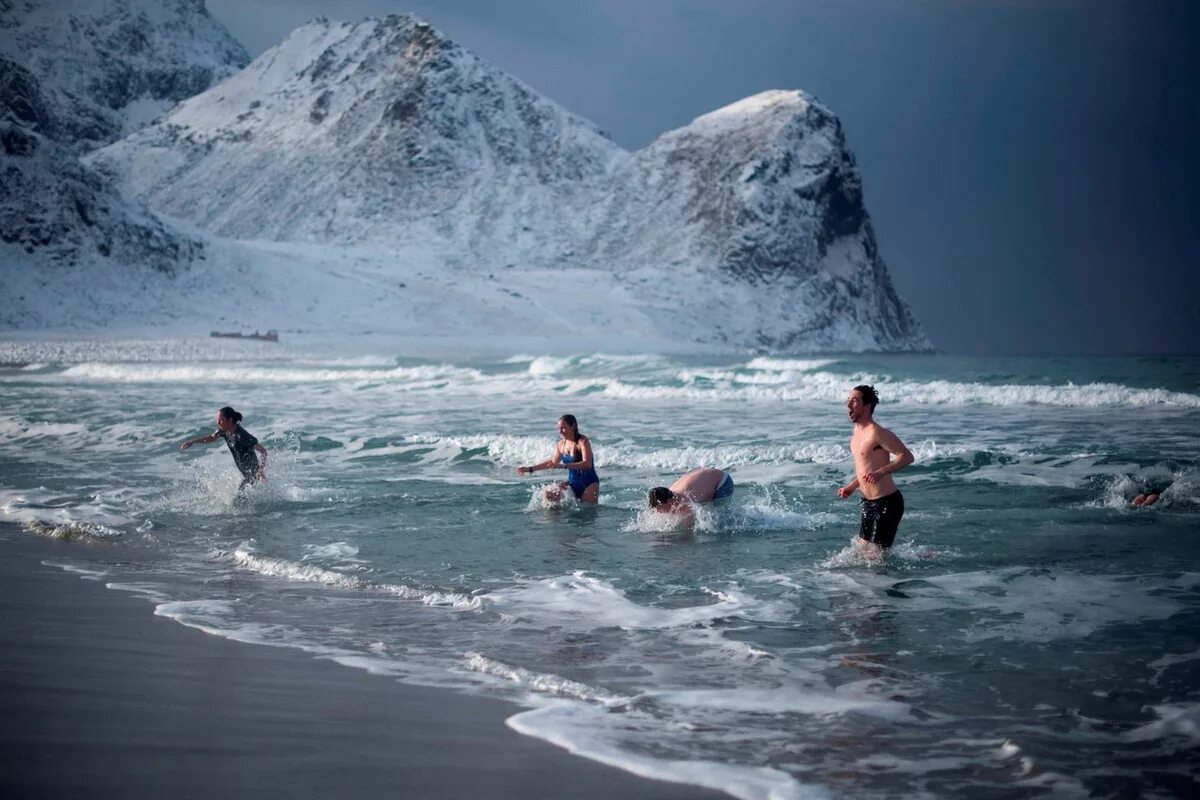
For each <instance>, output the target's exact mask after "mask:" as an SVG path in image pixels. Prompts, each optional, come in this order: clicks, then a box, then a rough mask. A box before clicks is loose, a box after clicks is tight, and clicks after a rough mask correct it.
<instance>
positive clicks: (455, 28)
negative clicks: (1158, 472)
mask: <svg viewBox="0 0 1200 800" xmlns="http://www.w3.org/2000/svg"><path fill="white" fill-rule="evenodd" d="M207 4H208V8H209V10H210V12H211V13H212V14H213V15H214V16H215V17H216V18H217V19H219V20H220V21H222V22H223V23H225V25H226V26H227V27H228V28H229V30H230V31H231V32H232V33H233V35H234V36H236V37H237V38H238V39H240V40H241V41H242V43H243V44H244V45H245V46H246V48H247V49H248V50H250V52H251V55H258V54H259V53H260V52H262V51H263V50H265V49H267V48H268V47H271V46H272V45H274V44H276V43H277V42H279V41H280V40H281V39H282V38H283V37H284V36H285V35H286V34H287V33H288V32H289V31H291V30H292V29H293V28H295V27H297V26H299V25H302V24H304V23H305V22H307V21H308V20H309V19H311V18H313V17H315V16H319V15H322V16H326V17H329V18H331V19H341V20H354V19H359V18H362V17H366V16H382V15H385V14H388V13H402V12H411V13H414V14H417V15H418V16H420V17H422V18H424V19H426V20H428V21H429V22H430V23H432V24H433V25H434V27H436V28H438V29H439V30H440V31H441V32H442V33H443V34H445V35H447V36H449V37H450V38H452V39H454V40H455V41H457V42H458V43H459V44H461V45H463V46H464V47H466V48H468V49H470V50H472V51H474V52H475V53H476V54H478V55H479V56H481V57H483V58H485V59H487V60H488V61H491V62H492V63H494V64H496V65H497V66H499V67H501V68H502V69H504V70H506V71H508V72H510V73H512V74H513V75H515V76H517V77H518V78H520V79H521V80H523V81H525V82H526V83H528V84H529V85H530V86H532V87H533V88H535V89H536V90H538V91H539V92H541V93H542V94H544V95H546V96H548V97H550V98H551V99H553V100H555V101H557V102H559V103H561V104H562V105H564V106H566V107H567V108H568V109H570V110H571V111H573V112H575V113H577V114H581V115H582V116H584V117H587V118H589V119H591V120H592V121H593V122H595V123H596V124H598V125H599V126H600V127H602V128H604V129H605V130H607V131H608V132H609V133H610V134H611V135H612V136H613V137H614V138H615V139H616V140H617V142H618V143H620V144H621V145H622V146H624V147H626V148H629V149H636V148H639V147H643V146H645V145H646V144H648V143H649V142H650V141H652V140H653V139H654V138H655V137H656V136H658V135H659V134H661V133H663V132H664V131H667V130H670V129H671V128H675V127H678V126H680V125H684V124H686V123H688V122H689V121H691V120H692V119H694V118H695V117H697V116H699V115H700V114H704V113H706V112H708V111H711V110H713V109H715V108H718V107H720V106H723V105H725V104H727V103H730V102H733V101H735V100H738V99H740V98H742V97H745V96H747V95H751V94H755V93H757V92H760V91H763V90H766V89H792V88H795V89H803V90H804V91H806V92H808V93H810V94H812V95H815V96H816V97H817V98H818V99H820V100H821V101H822V102H824V103H825V104H826V105H828V106H829V107H830V108H831V109H832V110H833V111H834V113H836V114H837V115H838V116H839V117H840V118H841V119H842V121H843V123H844V125H845V129H846V135H847V139H848V141H849V144H850V147H851V149H852V150H853V151H854V153H855V155H856V156H857V158H858V163H859V166H860V168H861V169H862V173H863V184H864V190H865V194H866V202H867V210H868V212H869V213H870V214H871V217H872V219H873V221H874V224H875V231H876V235H877V237H878V239H879V246H880V251H881V252H882V254H883V256H884V258H885V260H886V261H887V263H888V266H889V268H890V270H891V274H892V277H893V280H894V281H895V283H896V286H897V288H898V289H899V291H900V293H901V295H902V296H903V297H904V298H905V300H907V301H908V303H909V305H910V306H911V307H912V309H913V311H914V313H915V314H916V315H917V317H918V319H920V320H921V322H922V323H923V324H924V325H925V328H926V331H927V332H928V333H929V335H930V337H931V338H932V339H933V341H934V343H935V344H936V345H937V346H938V347H939V348H941V349H943V350H947V351H950V352H957V353H964V354H985V353H1164V352H1188V353H1196V352H1200V345H1198V344H1197V343H1196V342H1195V341H1194V339H1193V337H1194V336H1196V335H1197V334H1200V325H1198V324H1197V323H1198V322H1200V310H1198V305H1200V275H1198V271H1197V267H1200V224H1198V222H1200V57H1198V55H1197V53H1198V52H1200V48H1198V47H1197V46H1196V45H1195V44H1194V41H1193V40H1194V39H1195V37H1196V35H1197V33H1198V32H1200V2H1197V3H1193V2H1166V1H1165V0H1163V1H1161V2H1160V1H1158V0H1141V1H1140V2H1114V1H1113V0H1076V1H1074V2H1067V1H1066V0H1041V1H1040V2H1039V1H1038V0H820V1H819V2H807V1H805V0H508V1H507V2H496V1H495V0H441V1H440V2H435V1H434V0H337V1H336V2H334V0H253V2H247V1H246V0H207Z"/></svg>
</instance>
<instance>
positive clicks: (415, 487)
mask: <svg viewBox="0 0 1200 800" xmlns="http://www.w3.org/2000/svg"><path fill="white" fill-rule="evenodd" d="M0 363H3V364H9V365H16V366H6V367H0V386H2V389H0V518H4V519H9V520H15V521H19V522H22V523H24V524H26V526H27V527H28V528H29V529H30V530H34V531H37V532H41V533H46V534H49V535H61V536H75V537H78V538H81V539H85V540H89V541H92V540H103V541H106V542H109V543H110V544H106V545H104V546H97V547H95V548H93V549H92V551H93V552H94V553H95V559H94V560H91V561H89V562H88V563H87V564H83V563H80V564H65V565H63V566H65V567H73V568H75V569H87V570H89V571H92V572H97V571H98V572H99V573H102V574H100V575H98V576H97V577H100V578H101V579H103V580H104V581H106V582H107V583H109V584H110V585H112V586H113V587H114V588H123V589H126V590H129V591H135V592H137V593H139V594H141V595H143V596H145V597H147V599H149V600H151V601H152V602H154V603H155V604H156V607H157V613H158V614H161V615H164V616H167V617H171V618H173V619H176V620H178V621H180V622H181V623H183V624H186V625H191V626H194V627H198V628H201V629H203V630H206V631H208V632H210V633H213V634H215V635H221V636H228V637H232V638H237V639H241V640H245V641H251V642H263V643H269V644H279V645H288V646H294V647H301V648H304V649H305V650H307V651H309V652H311V653H313V654H315V655H320V656H325V657H330V658H334V659H337V660H338V661H340V662H342V663H344V664H346V665H348V666H351V667H357V668H363V669H369V670H371V671H374V672H379V673H384V674H389V675H395V676H397V677H399V678H401V679H403V680H406V681H412V682H419V683H428V684H435V685H449V686H453V687H457V688H460V689H461V690H463V691H473V692H484V691H486V692H490V693H499V694H501V695H503V696H507V697H509V698H511V699H512V700H513V701H514V702H516V703H518V704H519V705H520V706H522V707H523V708H524V709H525V710H523V711H522V710H515V711H514V713H515V716H514V718H513V719H512V720H510V724H511V725H512V727H514V728H515V729H517V730H519V731H521V732H523V733H527V734H531V735H535V736H540V737H543V738H546V739H549V740H551V741H555V742H558V743H560V744H564V745H567V746H570V747H572V748H573V749H576V750H577V751H579V752H581V753H582V754H584V755H587V756H589V757H592V758H596V759H599V760H603V761H607V762H609V763H613V764H617V765H619V766H622V767H624V768H626V769H630V770H632V771H635V772H639V773H640V774H646V775H653V776H656V777H663V778H669V779H673V780H682V781H689V782H694V783H702V784H705V785H709V786H715V787H718V788H723V789H726V790H727V791H730V792H731V793H733V794H735V795H737V796H740V797H767V796H778V797H804V796H812V795H816V796H820V795H822V794H832V795H840V796H911V795H913V794H917V793H929V794H934V795H946V796H973V797H1015V796H1022V797H1023V796H1027V795H1030V794H1037V793H1040V792H1045V793H1053V794H1056V795H1057V794H1078V795H1081V796H1086V795H1088V794H1091V793H1097V794H1100V795H1105V796H1107V795H1111V794H1118V793H1122V792H1133V791H1134V790H1137V791H1140V792H1141V793H1142V794H1143V795H1147V796H1155V795H1161V796H1172V795H1174V794H1186V793H1188V792H1189V791H1190V788H1191V787H1194V786H1195V781H1196V779H1197V775H1198V774H1200V773H1198V771H1197V768H1196V767H1195V766H1194V765H1195V764H1196V763H1197V759H1196V756H1197V749H1198V747H1200V565H1198V563H1197V556H1198V554H1200V542H1198V539H1197V537H1198V536H1200V484H1198V481H1197V477H1198V476H1200V472H1198V470H1197V466H1198V459H1197V455H1196V454H1197V452H1198V446H1200V434H1198V433H1197V430H1198V427H1197V423H1200V359H1195V358H1144V359H1128V358H1121V359H1117V358H1114V359H1061V358H1045V359H1032V358H1030V359H999V358H997V359H965V358H951V357H945V356H936V357H935V356H847V357H827V358H811V359H796V358H789V359H782V358H780V359H772V358H761V357H750V356H742V357H737V356H711V357H697V356H691V357H659V356H605V355H580V356H574V357H564V358H559V357H546V356H532V355H531V356H514V357H511V358H504V359H499V358H492V359H489V360H471V359H465V358H462V357H456V358H452V359H440V358H421V359H415V358H404V357H398V356H396V355H395V354H394V353H389V352H383V353H379V352H376V353H364V352H362V345H361V344H359V345H355V344H352V343H345V344H341V345H328V344H323V345H320V346H310V347H299V346H290V347H289V346H271V345H263V344H254V343H238V342H209V341H206V340H181V341H168V342H145V341H124V342H123V341H103V342H69V341H68V342H32V341H25V342H12V341H9V342H0ZM863 381H866V382H871V383H874V384H875V385H876V386H877V388H878V389H879V392H880V395H881V396H882V398H883V404H882V405H881V406H880V408H879V411H878V418H879V420H880V422H882V423H883V424H885V425H887V426H889V427H891V428H892V429H893V430H894V431H895V432H896V433H897V434H898V435H899V436H901V438H903V439H904V440H905V441H906V442H907V443H908V445H909V446H910V447H911V448H912V449H913V451H914V453H915V454H916V457H917V463H916V464H914V465H913V466H912V467H910V468H908V469H907V470H904V471H903V472H901V473H899V475H898V477H897V482H898V483H899V484H900V486H901V488H902V490H903V491H904V494H905V498H906V504H907V509H908V510H907V514H906V516H905V519H904V522H903V524H902V525H901V529H900V535H899V536H898V538H897V546H896V547H895V548H894V549H893V551H892V552H891V553H890V554H889V555H888V556H887V557H886V559H884V560H883V561H882V562H880V563H868V562H866V561H864V560H862V558H861V557H860V556H859V555H858V554H857V551H856V549H855V548H853V547H852V546H851V545H852V539H853V535H854V532H855V530H856V527H857V515H858V510H857V509H858V506H857V502H856V501H843V500H839V499H838V498H837V497H836V495H835V494H834V492H835V489H836V487H837V486H838V485H840V483H842V482H845V481H846V480H847V479H848V477H849V473H850V471H851V468H850V458H849V452H848V449H847V442H848V439H849V435H850V426H849V424H848V423H847V421H846V418H845V412H844V408H843V406H842V403H843V400H844V398H845V395H846V393H847V391H848V389H849V388H850V387H851V386H853V385H854V384H856V383H859V382H863ZM225 404H230V405H233V406H235V407H237V408H238V409H239V410H241V411H242V412H243V413H244V414H245V415H246V419H245V421H244V425H245V427H246V428H247V429H248V430H250V431H251V432H252V433H254V434H255V435H256V436H258V437H259V439H260V440H261V441H262V442H263V444H264V445H265V446H266V447H267V448H268V449H269V450H270V453H271V461H270V468H269V474H270V481H269V483H268V484H267V485H266V486H265V487H262V488H260V489H258V490H256V491H253V492H251V493H249V494H248V495H247V496H246V497H244V498H240V499H239V498H238V496H237V492H236V487H237V484H238V480H239V476H238V475H237V473H236V470H235V469H234V467H233V464H232V460H231V458H230V456H229V453H228V451H227V450H226V449H225V447H224V445H222V444H220V443H217V444H213V445H209V446H207V447H204V446H198V447H196V448H193V449H192V450H190V451H188V452H187V453H181V452H180V451H179V450H178V443H179V442H180V441H182V440H183V439H185V438H190V437H194V436H199V435H203V434H205V433H209V432H211V430H212V428H213V427H214V426H213V416H214V414H215V411H216V409H217V408H218V407H220V406H222V405H225ZM562 413H573V414H575V415H576V416H578V417H579V419H580V423H581V428H582V430H583V431H584V432H585V433H587V434H588V435H589V436H590V437H591V438H592V440H593V443H594V446H595V450H596V456H597V462H598V470H599V472H600V476H601V481H602V483H601V486H602V497H601V503H600V506H599V507H598V508H588V507H581V506H578V505H576V504H573V503H570V504H566V505H563V506H560V507H547V506H546V505H545V504H544V503H542V502H541V501H540V491H539V487H540V486H543V485H545V484H546V483H547V482H548V478H547V477H546V476H545V475H544V474H539V476H537V477H536V478H534V479H529V478H522V477H517V476H516V475H515V474H514V469H515V467H516V466H518V465H520V464H526V463H531V462H533V461H536V460H541V459H543V458H546V457H548V456H549V455H550V453H551V451H552V449H553V446H554V440H555V436H556V434H555V431H554V426H555V421H556V419H557V417H558V415H560V414H562ZM700 465H712V466H720V467H724V468H727V469H729V470H730V471H731V473H732V474H733V476H734V478H735V480H736V481H737V490H736V492H735V495H734V497H733V498H732V499H731V500H730V501H729V502H728V503H726V504H723V505H722V506H720V507H718V508H715V509H703V510H701V513H700V514H699V516H698V525H697V529H696V530H695V531H694V532H690V533H689V532H685V531H678V530H672V529H670V528H668V527H667V526H664V525H663V520H662V518H656V517H654V516H653V515H650V514H648V513H647V512H645V511H643V510H642V505H643V504H644V502H645V501H644V493H645V490H646V489H647V488H648V487H650V486H653V485H655V484H658V483H663V484H665V483H669V482H670V480H671V479H672V478H673V477H674V476H675V475H677V474H679V473H681V472H683V471H686V470H687V469H690V468H693V467H696V466H700ZM1147 485H1155V486H1159V487H1166V492H1165V494H1164V495H1163V500H1162V502H1161V503H1160V504H1159V505H1158V506H1156V507H1154V508H1151V509H1136V510H1135V509H1130V508H1129V507H1128V504H1127V501H1128V499H1129V498H1130V497H1132V496H1133V494H1135V493H1136V491H1137V490H1138V489H1139V488H1141V487H1145V486H1147Z"/></svg>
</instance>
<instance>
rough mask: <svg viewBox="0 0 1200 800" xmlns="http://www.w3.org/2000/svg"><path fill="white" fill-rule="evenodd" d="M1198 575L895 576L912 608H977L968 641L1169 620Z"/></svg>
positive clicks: (1044, 638) (1046, 637) (1041, 638)
mask: <svg viewBox="0 0 1200 800" xmlns="http://www.w3.org/2000/svg"><path fill="white" fill-rule="evenodd" d="M1198 581H1200V575H1196V574H1185V575H1183V576H1180V577H1178V578H1156V577H1147V576H1106V575H1103V576H1102V575H1087V574H1082V573H1078V572H1054V573H1050V572H1048V571H1039V570H1029V569H1024V568H1019V567H1013V568H1009V569H1003V570H997V571H994V572H993V571H981V572H966V573H952V574H948V575H937V576H929V577H925V578H922V579H921V581H920V582H919V583H915V582H914V583H912V584H906V583H905V582H901V583H900V584H897V586H898V589H899V591H901V592H903V594H904V595H905V599H903V600H899V601H898V603H902V607H903V608H904V609H905V610H906V611H908V612H909V613H912V612H916V611H933V610H943V609H955V608H958V609H968V610H972V611H976V612H978V614H979V617H980V619H979V620H978V621H977V622H976V623H975V624H974V625H972V626H971V627H970V628H968V629H966V630H965V631H963V635H964V637H965V638H966V639H967V640H968V641H981V640H985V639H996V638H998V639H1005V640H1012V641H1026V642H1050V641H1055V640H1058V639H1080V638H1084V637H1086V636H1089V635H1091V634H1093V633H1095V632H1096V631H1098V630H1100V629H1101V628H1104V627H1106V626H1109V625H1114V624H1122V623H1132V622H1137V621H1141V620H1163V619H1167V618H1169V617H1170V616H1172V615H1173V614H1175V613H1177V612H1178V611H1179V610H1180V609H1181V608H1182V607H1183V606H1182V605H1181V603H1180V602H1178V601H1177V600H1176V599H1173V598H1172V597H1169V596H1166V595H1167V594H1168V593H1171V594H1176V595H1179V594H1181V593H1186V592H1187V591H1189V587H1192V586H1195V585H1196V584H1197V582H1198Z"/></svg>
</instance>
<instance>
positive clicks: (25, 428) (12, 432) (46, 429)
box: [0, 417, 88, 443]
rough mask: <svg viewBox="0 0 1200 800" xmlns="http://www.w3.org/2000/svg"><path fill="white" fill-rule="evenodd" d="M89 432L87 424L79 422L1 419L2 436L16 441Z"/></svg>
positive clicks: (55, 437)
mask: <svg viewBox="0 0 1200 800" xmlns="http://www.w3.org/2000/svg"><path fill="white" fill-rule="evenodd" d="M87 432H88V428H87V426H86V425H83V424H81V423H78V422H31V421H30V420H27V419H24V418H21V417H17V418H13V417H9V418H5V419H0V437H2V438H4V439H6V440H8V441H10V442H14V443H18V442H36V441H39V440H42V439H65V438H68V437H73V436H79V435H81V434H86V433H87Z"/></svg>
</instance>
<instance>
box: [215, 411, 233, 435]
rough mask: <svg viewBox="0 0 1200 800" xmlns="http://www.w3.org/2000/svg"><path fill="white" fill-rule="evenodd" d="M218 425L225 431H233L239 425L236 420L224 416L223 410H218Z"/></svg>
mask: <svg viewBox="0 0 1200 800" xmlns="http://www.w3.org/2000/svg"><path fill="white" fill-rule="evenodd" d="M217 427H218V428H220V429H221V430H223V431H225V432H226V433H232V432H233V429H234V428H236V427H237V423H236V422H234V421H233V420H232V419H230V418H229V417H225V416H222V415H221V412H220V411H218V412H217Z"/></svg>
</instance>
